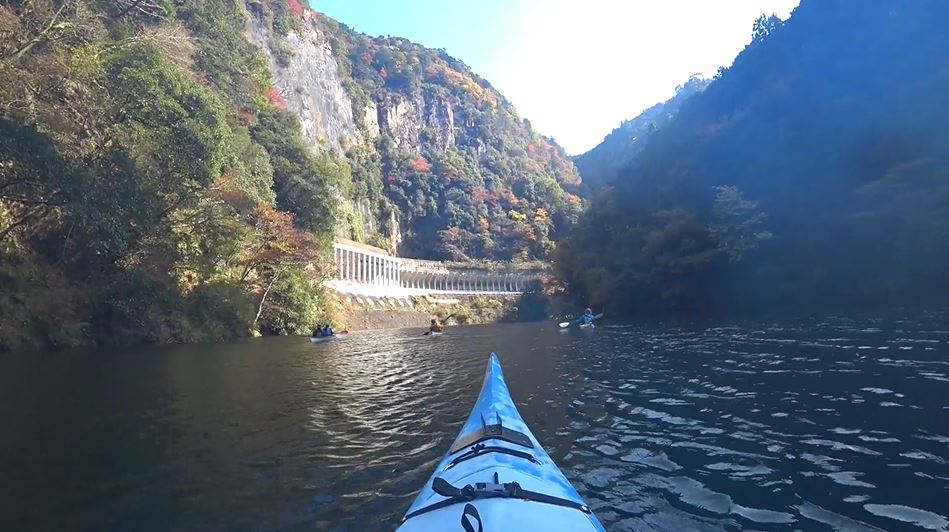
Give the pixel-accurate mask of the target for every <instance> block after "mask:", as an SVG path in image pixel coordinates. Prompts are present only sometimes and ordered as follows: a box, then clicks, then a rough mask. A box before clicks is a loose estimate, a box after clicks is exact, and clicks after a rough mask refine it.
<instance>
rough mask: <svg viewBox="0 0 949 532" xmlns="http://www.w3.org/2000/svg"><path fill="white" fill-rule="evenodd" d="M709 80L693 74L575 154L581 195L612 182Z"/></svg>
mask: <svg viewBox="0 0 949 532" xmlns="http://www.w3.org/2000/svg"><path fill="white" fill-rule="evenodd" d="M709 83H710V80H707V79H703V78H702V77H700V76H698V75H695V76H692V77H690V78H689V80H688V81H686V82H685V83H683V84H682V85H680V86H679V87H676V91H675V95H674V96H673V97H672V98H670V99H668V100H666V101H665V102H663V103H657V104H656V105H653V106H652V107H650V108H649V109H646V110H645V111H643V112H642V113H640V114H639V115H638V116H636V117H635V118H632V119H629V120H624V121H623V123H622V124H620V126H619V127H618V128H616V129H614V130H613V131H611V132H610V133H609V134H608V135H607V136H606V137H605V138H604V139H603V142H601V143H600V144H598V145H596V146H595V147H594V148H593V149H591V150H590V151H588V152H586V153H583V154H581V155H577V156H575V157H574V158H573V162H574V163H575V164H576V165H577V170H578V171H579V172H580V177H581V178H582V180H583V182H582V185H581V187H580V191H581V194H582V195H583V196H585V197H589V196H592V195H593V194H594V193H595V192H596V191H598V190H600V189H601V188H603V187H604V186H606V185H608V184H610V183H612V182H613V180H614V179H616V177H617V175H618V173H619V171H620V169H622V168H623V167H624V166H626V165H627V164H629V163H630V161H632V160H633V159H634V158H635V157H636V156H637V155H638V154H639V153H640V152H642V150H643V149H645V147H646V144H647V142H648V140H649V136H650V135H652V134H653V133H655V132H656V131H658V130H659V129H660V128H662V127H664V126H665V125H666V124H668V123H669V121H670V120H672V119H673V117H675V114H676V113H677V112H678V111H679V107H680V106H681V105H682V102H684V101H685V100H686V99H688V98H690V97H692V95H694V94H696V93H698V92H701V91H703V90H705V88H706V87H707V86H708V84H709Z"/></svg>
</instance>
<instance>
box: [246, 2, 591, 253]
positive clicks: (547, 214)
mask: <svg viewBox="0 0 949 532" xmlns="http://www.w3.org/2000/svg"><path fill="white" fill-rule="evenodd" d="M245 6H246V8H247V13H248V27H247V28H248V29H247V35H248V39H249V40H250V41H251V42H252V43H254V44H256V45H257V46H258V47H259V48H260V49H261V50H262V52H263V54H264V55H265V57H266V59H267V61H268V63H269V68H270V71H271V72H272V75H273V79H272V85H273V88H272V89H271V91H272V94H271V95H270V97H271V100H272V101H274V102H275V104H276V105H278V106H283V107H285V108H286V109H287V110H289V111H291V112H293V113H294V114H296V115H297V116H298V117H299V119H300V123H301V125H302V129H303V133H304V136H305V138H306V139H307V140H308V141H309V143H310V147H311V148H312V149H313V150H314V151H315V152H318V153H332V154H335V155H334V156H338V157H345V158H346V160H347V162H348V164H349V167H350V168H349V170H351V174H352V181H353V186H352V187H351V189H350V190H349V191H346V190H343V191H341V192H342V194H343V197H342V198H341V202H342V203H345V204H346V205H345V209H344V211H345V213H346V214H345V216H343V215H341V216H339V217H338V219H339V220H340V226H339V227H338V228H337V232H338V233H339V234H348V235H350V237H357V238H360V239H366V240H370V239H375V240H376V243H377V245H379V244H382V247H386V248H394V247H401V248H402V249H401V250H400V251H402V252H405V253H409V254H412V255H415V256H419V257H425V258H451V259H468V258H495V259H509V258H515V257H522V258H541V257H543V256H545V255H546V254H547V252H548V251H549V250H550V249H552V247H553V245H554V244H553V241H554V240H555V239H556V238H557V237H558V236H559V235H562V234H563V233H564V232H565V231H566V230H567V228H568V226H569V225H570V224H571V223H572V221H573V220H575V218H576V216H577V214H578V212H579V208H580V207H579V198H577V197H576V196H574V195H573V194H571V192H575V191H576V187H577V186H578V185H579V176H578V174H577V172H576V169H575V168H574V166H573V164H572V162H571V161H570V160H569V158H568V157H567V156H566V154H565V153H564V151H563V150H562V148H560V147H559V146H557V145H556V144H555V143H553V142H552V141H551V140H549V139H546V138H544V137H542V136H541V135H539V134H537V133H536V132H534V131H533V130H532V129H531V127H530V125H529V124H528V123H526V121H522V120H521V119H520V117H519V116H518V114H517V112H516V111H515V110H514V109H513V107H512V106H511V105H510V104H509V103H507V101H506V100H505V99H504V98H503V96H501V95H500V94H498V93H497V91H495V90H494V89H493V87H491V85H490V84H489V83H488V82H487V81H485V80H483V79H481V78H480V77H478V76H477V75H476V74H474V73H473V72H471V71H470V70H469V69H468V67H467V66H465V65H464V63H462V62H461V61H459V60H457V59H455V58H452V57H450V56H448V55H447V54H445V53H444V52H443V51H437V50H431V49H427V48H424V47H422V46H419V45H417V44H414V43H411V42H409V41H407V40H405V39H399V38H371V37H368V36H366V35H362V34H359V33H355V32H353V31H351V30H349V29H348V28H346V27H345V26H342V25H341V24H339V23H337V22H336V21H334V20H332V19H329V18H328V17H325V16H323V15H321V14H319V13H316V12H314V11H312V10H309V9H303V8H302V7H300V8H299V9H294V6H298V7H299V4H298V3H297V2H285V0H245ZM288 6H289V7H288ZM343 188H346V187H343ZM365 206H368V207H365ZM365 208H368V209H369V211H370V212H369V213H368V214H369V218H374V220H362V221H360V220H358V219H359V218H363V217H364V214H365V213H362V211H363V210H364V209H365ZM400 227H401V229H398V228H400ZM393 228H396V229H395V232H393ZM364 233H365V234H364ZM380 240H381V242H380Z"/></svg>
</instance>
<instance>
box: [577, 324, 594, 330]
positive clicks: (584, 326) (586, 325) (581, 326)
mask: <svg viewBox="0 0 949 532" xmlns="http://www.w3.org/2000/svg"><path fill="white" fill-rule="evenodd" d="M580 328H581V329H595V328H596V325H594V324H592V323H582V324H580Z"/></svg>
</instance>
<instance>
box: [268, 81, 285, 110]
mask: <svg viewBox="0 0 949 532" xmlns="http://www.w3.org/2000/svg"><path fill="white" fill-rule="evenodd" d="M267 100H269V101H270V104H271V105H273V106H274V107H276V108H277V109H280V110H281V111H283V110H286V108H287V100H285V99H284V98H283V95H282V94H280V91H279V90H277V87H270V89H269V90H268V91H267Z"/></svg>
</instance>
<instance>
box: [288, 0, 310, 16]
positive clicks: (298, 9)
mask: <svg viewBox="0 0 949 532" xmlns="http://www.w3.org/2000/svg"><path fill="white" fill-rule="evenodd" d="M287 6H289V7H290V11H293V14H294V15H296V16H298V17H302V16H303V12H304V11H305V10H306V9H305V8H304V7H303V5H302V4H300V0H287Z"/></svg>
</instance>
